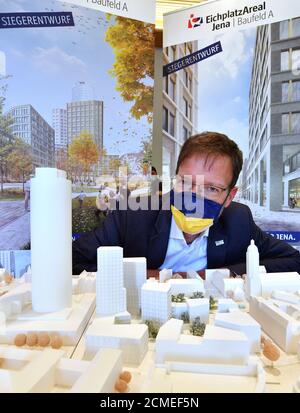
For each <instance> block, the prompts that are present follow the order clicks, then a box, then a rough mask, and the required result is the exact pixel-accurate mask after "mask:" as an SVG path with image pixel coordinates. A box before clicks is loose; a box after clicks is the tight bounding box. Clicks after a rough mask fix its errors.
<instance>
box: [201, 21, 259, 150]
mask: <svg viewBox="0 0 300 413" xmlns="http://www.w3.org/2000/svg"><path fill="white" fill-rule="evenodd" d="M255 36H256V28H252V29H247V30H241V31H238V30H231V31H229V32H227V33H223V34H219V35H217V36H215V37H212V39H211V41H210V42H209V44H212V43H214V42H216V41H219V40H220V41H221V44H222V49H223V52H222V53H220V54H218V55H216V56H213V57H211V58H208V59H207V60H205V61H203V62H201V63H199V65H198V71H199V74H198V76H199V99H198V105H199V108H198V129H199V131H204V130H213V131H218V132H223V133H225V134H228V135H229V136H230V137H231V138H232V139H233V140H234V141H236V142H237V143H238V145H239V146H240V148H241V150H242V151H243V154H244V157H245V158H247V157H248V153H249V147H248V146H249V137H248V131H249V127H248V121H249V115H248V103H249V88H250V80H251V73H252V60H253V53H254V46H255ZM205 46H206V45H205ZM202 47H204V46H201V45H200V42H199V47H198V49H201V48H202Z"/></svg>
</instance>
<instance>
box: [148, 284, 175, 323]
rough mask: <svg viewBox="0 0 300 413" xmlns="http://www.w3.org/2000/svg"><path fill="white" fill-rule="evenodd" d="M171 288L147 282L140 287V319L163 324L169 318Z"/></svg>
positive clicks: (167, 285) (166, 285)
mask: <svg viewBox="0 0 300 413" xmlns="http://www.w3.org/2000/svg"><path fill="white" fill-rule="evenodd" d="M171 312H172V308H171V286H170V285H169V284H167V283H159V282H155V281H148V282H146V283H145V284H144V285H143V287H142V319H143V320H144V321H156V322H158V323H160V324H163V323H165V322H166V321H168V320H169V319H170V318H171Z"/></svg>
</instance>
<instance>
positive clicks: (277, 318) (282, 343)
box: [249, 297, 300, 354]
mask: <svg viewBox="0 0 300 413" xmlns="http://www.w3.org/2000/svg"><path fill="white" fill-rule="evenodd" d="M249 313H250V315H251V316H252V317H253V318H255V320H256V321H257V322H258V323H259V324H260V325H261V328H262V329H263V330H264V332H265V333H266V334H268V335H269V336H270V337H271V338H272V340H274V341H275V343H276V344H278V346H279V347H280V348H281V349H282V350H283V351H285V352H286V353H287V354H297V351H298V343H299V341H300V306H297V305H293V304H287V303H284V305H283V306H280V303H278V302H276V301H275V302H274V301H273V300H271V299H265V298H263V297H252V298H251V299H250V307H249Z"/></svg>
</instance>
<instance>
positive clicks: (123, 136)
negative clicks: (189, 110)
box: [0, 0, 155, 256]
mask: <svg viewBox="0 0 300 413" xmlns="http://www.w3.org/2000/svg"><path fill="white" fill-rule="evenodd" d="M154 20H155V1H154V0H146V1H145V0H144V1H143V7H141V2H140V1H139V0H127V1H123V0H122V1H96V0H77V1H76V0H74V1H58V0H43V1H42V2H41V1H39V0H11V1H9V2H7V1H6V0H0V250H1V251H20V250H24V251H26V250H30V178H31V177H32V176H34V171H35V168H36V167H57V168H59V169H63V170H66V171H67V174H68V178H69V179H70V180H71V181H72V208H73V236H74V237H77V236H78V235H79V234H82V233H84V232H86V231H89V230H91V229H92V228H94V227H95V226H97V225H100V224H101V223H102V222H103V219H104V218H105V216H104V215H103V213H102V211H101V210H99V208H98V206H99V202H98V203H97V197H98V196H99V189H103V188H104V189H105V188H107V196H108V197H109V196H110V195H111V196H114V193H113V192H114V191H116V186H114V185H111V184H110V182H108V181H107V180H106V179H105V178H103V175H105V176H107V177H108V178H109V177H112V178H113V179H115V181H116V182H117V179H118V170H119V168H127V170H128V173H129V174H136V173H139V172H140V171H141V169H142V163H143V159H144V158H145V157H149V156H150V153H151V145H152V121H153V120H152V117H153V79H154V24H153V23H154ZM141 61H142V64H140V62H141ZM98 201H99V200H98ZM45 235H46V234H45ZM13 255H14V254H10V253H7V254H6V256H13ZM28 256H29V255H28Z"/></svg>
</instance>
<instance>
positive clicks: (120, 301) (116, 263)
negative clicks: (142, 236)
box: [96, 247, 127, 316]
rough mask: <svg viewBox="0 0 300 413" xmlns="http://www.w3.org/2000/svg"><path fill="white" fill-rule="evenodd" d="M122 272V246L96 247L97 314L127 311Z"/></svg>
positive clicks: (107, 314) (113, 313) (104, 314)
mask: <svg viewBox="0 0 300 413" xmlns="http://www.w3.org/2000/svg"><path fill="white" fill-rule="evenodd" d="M123 274H124V270H123V248H121V247H100V248H98V272H97V281H96V295H97V304H96V311H97V315H99V316H109V315H116V314H118V313H124V312H125V311H127V307H126V290H125V288H124V276H123ZM112 275H113V276H112Z"/></svg>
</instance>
